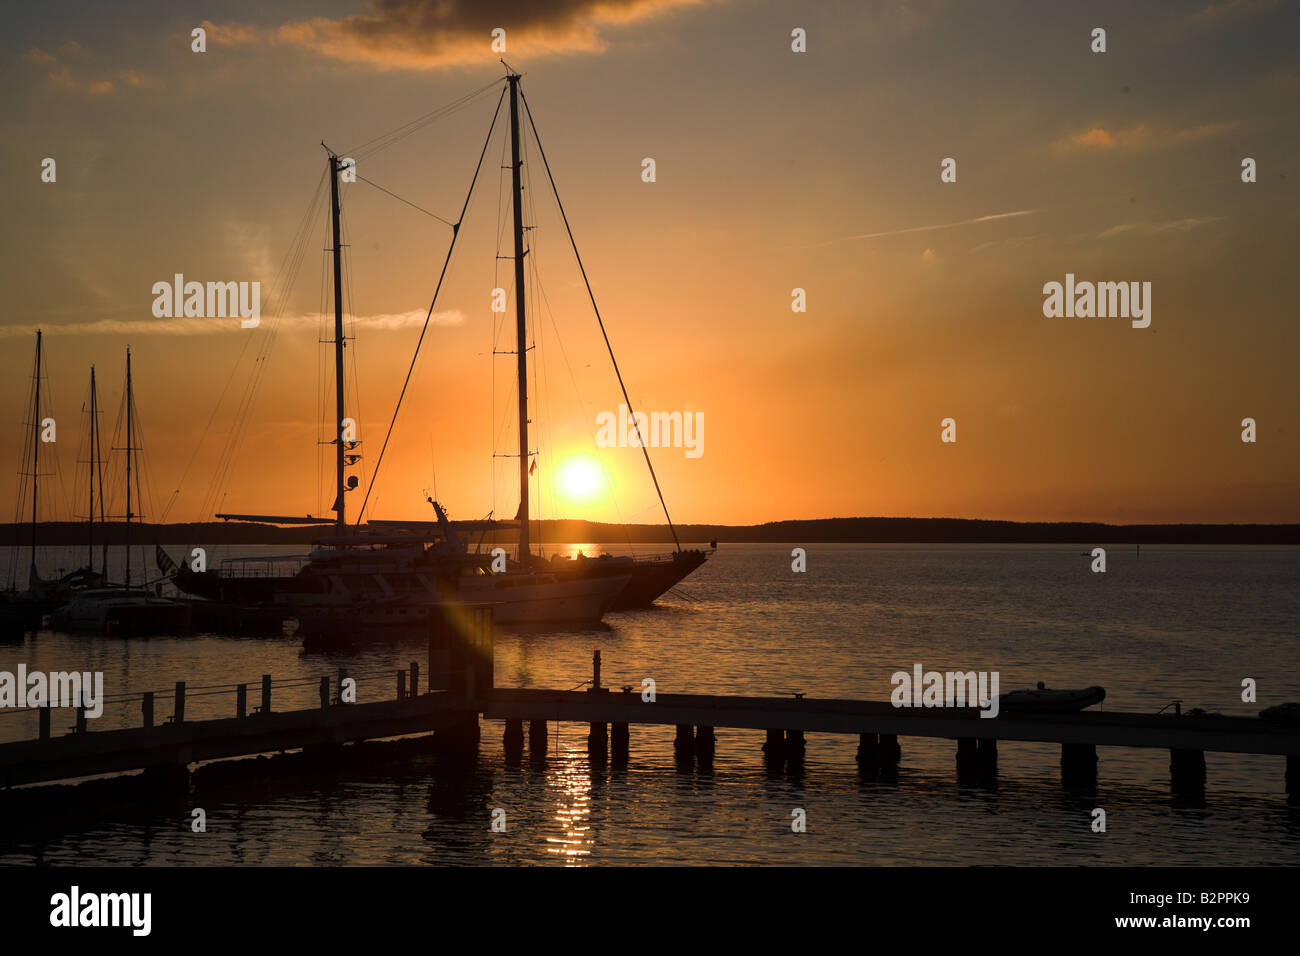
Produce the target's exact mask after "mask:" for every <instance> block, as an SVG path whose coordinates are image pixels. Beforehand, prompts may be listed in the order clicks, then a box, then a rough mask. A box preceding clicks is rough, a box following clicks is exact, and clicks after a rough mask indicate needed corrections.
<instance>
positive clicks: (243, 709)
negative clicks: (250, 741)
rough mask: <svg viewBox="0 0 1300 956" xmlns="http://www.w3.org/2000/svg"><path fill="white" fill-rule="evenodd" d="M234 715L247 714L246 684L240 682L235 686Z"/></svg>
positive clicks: (244, 715) (245, 715)
mask: <svg viewBox="0 0 1300 956" xmlns="http://www.w3.org/2000/svg"><path fill="white" fill-rule="evenodd" d="M235 716H236V717H247V716H248V685H247V684H240V685H239V686H238V687H236V688H235Z"/></svg>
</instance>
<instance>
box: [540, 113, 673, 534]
mask: <svg viewBox="0 0 1300 956" xmlns="http://www.w3.org/2000/svg"><path fill="white" fill-rule="evenodd" d="M519 98H520V99H521V100H523V101H524V111H525V112H526V113H527V114H528V125H529V126H530V127H531V128H532V130H533V139H534V140H536V141H537V152H538V154H539V155H540V156H541V157H542V165H543V166H545V167H546V176H547V178H548V179H549V180H550V181H551V192H553V193H554V194H555V204H556V206H558V207H559V209H560V218H561V219H563V220H564V231H565V232H567V233H568V234H569V244H570V245H571V246H573V257H574V258H575V259H576V260H577V261H578V271H579V272H581V273H582V281H583V283H585V284H586V286H587V296H588V298H590V299H591V308H592V310H593V311H594V312H595V313H596V322H597V323H598V324H599V325H600V334H601V337H602V338H604V340H605V348H606V350H608V352H609V360H610V362H612V363H613V365H614V374H615V375H616V376H617V377H618V387H619V388H620V389H622V391H623V401H624V402H626V403H627V413H628V417H629V418H631V419H632V423H633V425H635V426H636V435H637V441H638V444H640V446H641V454H643V455H644V456H645V463H646V467H647V468H649V469H650V477H651V479H653V481H654V483H655V492H656V493H657V494H658V495H659V504H660V505H661V506H663V509H664V517H665V518H666V519H667V520H668V530H669V531H671V532H672V534H673V543H674V544H676V545H677V550H678V551H680V550H681V549H682V543H681V541H679V540H678V538H677V529H676V528H675V527H674V526H673V519H672V516H671V515H669V514H668V502H666V501H665V500H664V493H663V489H661V488H660V487H659V476H658V475H656V474H655V466H654V465H653V464H651V462H650V449H649V448H647V447H646V443H645V440H644V439H643V438H642V436H641V424H640V422H638V421H637V417H636V414H635V413H634V412H633V410H632V399H630V398H629V397H628V394H627V386H626V385H624V384H623V373H622V372H620V371H619V368H618V359H616V358H614V346H613V345H611V344H610V342H609V333H608V332H606V331H605V320H604V319H602V318H601V317H600V307H599V306H598V305H596V293H594V292H592V291H591V280H590V279H588V278H587V270H586V268H585V267H584V266H583V264H582V255H581V254H580V253H579V252H578V242H577V240H576V239H574V238H573V229H572V228H571V227H570V226H569V217H568V214H566V213H565V211H564V203H563V202H561V201H560V190H559V187H557V186H556V185H555V175H554V174H553V173H552V172H551V164H550V163H549V162H548V161H547V159H546V150H545V149H544V148H543V147H542V137H541V135H540V134H538V132H537V123H536V121H535V120H534V119H533V111H532V109H531V108H530V107H529V105H528V97H526V96H524V91H523V90H522V89H521V90H520V91H519Z"/></svg>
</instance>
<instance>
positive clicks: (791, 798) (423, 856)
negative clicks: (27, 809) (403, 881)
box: [0, 545, 1300, 865]
mask: <svg viewBox="0 0 1300 956" xmlns="http://www.w3.org/2000/svg"><path fill="white" fill-rule="evenodd" d="M1090 547H1091V546H1090V545H1077V546H1049V547H1026V546H1002V547H988V546H947V547H935V546H884V545H881V546H873V545H820V546H818V545H814V546H811V547H809V548H808V570H807V572H806V573H804V574H795V573H792V572H791V569H790V546H781V545H724V546H723V548H722V550H721V551H720V552H719V553H718V554H717V555H716V556H715V557H714V558H713V559H712V560H711V561H710V562H709V563H708V564H706V565H705V566H704V568H702V569H701V570H700V571H698V572H696V574H695V575H693V576H692V577H691V578H689V579H688V580H687V582H686V583H685V585H684V586H683V588H682V589H681V590H682V592H683V593H682V594H680V595H673V596H670V597H669V598H668V599H665V600H664V601H663V602H662V603H661V606H659V607H657V608H655V609H653V610H651V611H640V612H631V613H621V614H612V615H609V616H607V618H606V625H607V626H606V627H603V628H600V629H596V630H589V631H580V632H566V633H511V632H509V631H503V632H502V633H500V634H499V635H498V638H497V659H496V681H497V683H498V685H504V686H534V687H555V688H563V689H568V688H572V687H574V686H576V685H578V684H579V683H580V682H582V681H583V680H585V679H587V678H588V677H590V673H591V653H592V651H593V650H595V649H597V648H599V649H600V651H601V656H602V658H603V664H604V668H603V681H604V683H605V684H606V685H609V686H618V685H621V684H636V685H639V684H640V681H641V680H642V678H645V677H652V678H654V680H655V681H656V682H657V685H658V689H659V691H660V692H664V693H671V692H713V693H723V694H727V693H736V694H742V693H749V694H789V693H794V692H803V693H807V694H808V695H809V696H844V697H865V698H875V699H884V698H886V697H887V696H888V694H889V691H890V689H891V688H890V681H889V678H890V675H891V674H892V673H893V672H894V671H896V670H910V669H911V667H912V666H913V664H915V663H917V662H919V663H921V664H922V665H924V667H925V668H926V669H935V670H956V669H960V670H971V669H974V670H997V671H999V672H1000V673H1001V687H1002V690H1003V691H1006V690H1010V689H1013V688H1015V687H1018V686H1032V685H1033V683H1034V682H1035V681H1038V680H1043V681H1045V682H1047V684H1048V685H1049V686H1062V687H1074V686H1085V685H1088V684H1102V685H1104V686H1105V687H1106V689H1107V692H1108V698H1107V700H1106V704H1105V706H1106V707H1107V708H1111V709H1122V710H1134V711H1142V712H1154V711H1156V710H1158V709H1159V708H1160V707H1162V706H1163V705H1164V704H1166V703H1167V702H1168V701H1169V700H1170V699H1172V698H1175V697H1178V698H1182V700H1183V707H1184V708H1185V709H1186V708H1191V707H1195V706H1200V707H1205V708H1206V709H1208V710H1217V711H1221V712H1223V713H1225V714H1240V715H1253V714H1254V713H1256V712H1258V710H1259V709H1260V708H1261V707H1263V706H1267V705H1268V704H1271V703H1276V702H1280V701H1284V700H1300V673H1298V672H1297V668H1296V663H1297V648H1298V646H1300V645H1298V643H1297V642H1298V641H1300V635H1298V633H1297V629H1298V627H1300V625H1298V624H1297V622H1298V621H1300V586H1298V583H1300V549H1282V548H1274V549H1249V548H1179V547H1167V548H1157V547H1147V548H1143V549H1142V554H1141V557H1140V559H1138V558H1137V557H1136V555H1135V554H1134V553H1133V551H1132V550H1131V549H1124V550H1121V549H1118V548H1114V549H1109V550H1108V572H1107V573H1106V574H1092V573H1090V572H1089V570H1088V566H1089V563H1090V559H1089V558H1087V557H1085V556H1083V555H1081V553H1080V552H1083V551H1086V550H1088V549H1089V548H1090ZM172 550H173V552H174V556H175V554H178V553H179V549H176V548H173V549H172ZM239 550H240V551H241V552H242V553H247V552H249V551H251V550H254V549H246V548H245V549H239ZM263 550H265V551H266V553H273V552H275V551H277V549H263ZM279 550H282V549H279ZM651 550H653V549H651ZM220 556H221V554H220V553H219V552H214V553H211V554H210V561H211V560H215V559H217V558H219V557H220ZM118 557H119V559H120V555H119V556H118ZM13 559H14V555H12V554H6V555H4V556H3V558H0V560H13ZM17 560H19V561H20V562H24V563H25V561H26V556H25V555H23V554H21V553H20V554H19V555H17ZM136 562H137V564H138V563H139V562H138V558H137V559H136ZM150 563H152V558H150ZM59 564H63V565H64V566H66V567H72V566H73V565H74V564H75V558H74V557H73V556H72V555H71V553H63V554H57V553H55V552H51V553H50V554H48V555H46V556H45V560H44V561H43V570H44V571H45V573H46V574H49V573H50V572H51V571H52V570H53V567H54V566H57V565H59ZM0 571H3V572H4V575H5V577H6V578H7V577H8V569H7V568H5V567H0ZM423 653H424V646H423V641H421V640H419V639H416V640H413V641H411V642H409V643H407V644H394V645H388V646H384V647H380V648H376V649H374V650H373V651H370V652H367V653H366V654H364V655H361V656H357V657H348V658H343V657H332V656H326V655H305V654H303V653H302V650H301V647H300V646H299V644H298V643H297V642H296V641H293V640H289V639H263V640H256V639H232V638H224V637H218V636H200V637H190V638H183V639H182V638H177V639H158V638H155V639H150V640H128V641H123V640H104V639H99V638H85V637H72V636H66V635H61V634H55V633H41V634H38V635H36V636H35V637H34V638H32V637H29V638H27V639H26V640H25V641H23V642H21V643H14V644H7V645H0V670H9V671H13V670H15V669H16V667H17V665H18V663H20V662H23V663H26V664H27V666H28V668H29V669H38V670H70V669H77V670H101V671H103V672H104V675H105V692H106V694H109V695H111V694H114V693H119V692H122V691H128V690H129V691H139V690H145V689H155V690H158V691H168V690H169V688H170V687H171V686H172V685H173V683H174V682H175V681H176V680H186V681H187V682H188V683H189V686H190V687H191V688H193V687H196V686H199V685H213V684H227V683H233V682H238V681H248V682H250V683H256V681H257V680H258V679H259V677H260V675H261V674H263V673H271V674H272V675H274V676H275V678H276V679H277V680H279V679H280V678H288V677H294V676H299V677H303V678H316V677H319V676H320V675H322V674H327V673H335V672H336V671H337V669H338V667H339V666H340V664H344V665H346V666H347V668H348V670H349V672H350V673H353V674H358V675H360V679H359V682H358V685H359V697H360V699H363V700H364V699H367V698H370V699H374V698H380V697H390V696H392V694H393V687H394V671H395V670H396V669H397V668H398V667H405V666H407V662H409V661H411V660H420V661H421V665H422V666H423V664H424V662H423ZM1246 677H1251V678H1254V679H1256V680H1257V681H1258V684H1259V695H1260V701H1259V703H1257V704H1244V703H1242V702H1241V699H1240V688H1241V681H1242V679H1243V678H1246ZM276 701H277V706H286V707H287V706H289V705H290V704H295V703H296V704H301V706H313V705H314V704H315V702H316V689H315V687H314V685H312V684H304V685H303V686H302V687H301V688H299V689H298V690H297V692H296V693H294V694H291V693H290V691H287V690H285V691H282V690H280V689H279V688H277V690H276ZM158 708H159V712H160V713H162V714H165V713H168V712H170V704H169V702H168V701H167V699H166V698H165V697H163V698H160V700H159V704H158ZM233 709H234V702H233V695H219V696H212V697H191V699H190V700H189V701H188V702H187V716H190V717H191V718H193V719H198V718H202V717H205V716H222V715H227V714H231V713H233ZM63 716H66V717H67V719H66V720H62V719H61V717H63ZM138 719H139V703H138V700H137V701H132V702H130V703H125V702H124V703H119V704H110V705H108V706H107V707H106V710H105V714H104V716H103V717H102V718H101V719H100V721H98V722H97V723H96V724H95V725H94V727H96V728H98V729H107V728H109V727H112V726H122V725H130V724H135V723H137V722H138ZM67 723H71V714H70V713H69V714H66V715H56V717H55V726H56V728H58V727H61V726H63V725H64V724H67ZM482 728H483V740H482V744H481V746H480V749H479V754H478V758H477V763H476V765H475V768H474V770H473V771H472V772H471V773H459V774H452V773H449V772H446V771H439V770H438V769H437V768H435V766H434V765H433V764H432V763H431V762H428V761H426V760H417V761H414V762H412V763H410V764H409V765H406V766H403V767H399V768H391V767H390V768H388V769H386V770H384V771H382V772H380V773H375V772H374V771H370V770H363V769H356V770H355V771H348V772H344V773H343V774H342V775H341V776H340V777H339V778H337V779H333V780H330V781H328V782H324V783H322V782H320V781H318V780H313V779H301V778H290V777H287V776H286V777H284V778H273V779H270V780H263V781H259V782H258V784H257V785H256V786H242V787H227V788H225V789H221V790H214V791H212V792H208V793H202V794H199V795H198V796H197V797H196V798H195V800H194V801H193V802H194V803H195V804H196V805H199V806H203V807H204V809H205V810H206V812H207V819H208V832H206V833H203V834H195V833H192V832H191V830H190V827H189V820H190V817H189V813H188V811H187V810H177V809H175V808H172V809H146V810H140V809H135V810H130V811H128V810H126V809H113V808H111V807H109V808H91V807H87V808H86V810H85V812H84V813H80V814H79V815H78V820H77V822H76V824H75V826H74V825H73V824H71V823H69V824H68V825H67V826H61V825H60V826H56V828H55V830H54V831H53V832H52V833H47V834H45V835H42V836H41V837H39V838H34V837H33V838H29V839H28V840H26V841H25V842H23V843H20V844H18V845H12V844H11V845H8V846H0V862H6V863H26V862H32V861H43V862H49V863H85V864H89V863H145V864H175V863H186V864H206V863H280V864H353V865H355V864H379V863H439V864H502V863H514V864H570V865H584V864H592V863H595V864H634V863H668V864H722V863H759V864H784V863H793V864H901V863H909V864H945V863H970V864H974V863H984V864H987V863H1000V864H1043V863H1046V864H1080V863H1104V864H1105V863H1114V864H1119V863H1125V864H1159V863H1188V864H1209V863H1214V864H1244V863H1249V864H1292V865H1293V864H1296V863H1298V862H1300V810H1298V809H1295V808H1288V807H1287V805H1286V800H1285V794H1284V780H1283V769H1284V760H1283V758H1280V757H1232V756H1228V755H1221V754H1207V758H1206V759H1207V763H1208V780H1207V786H1206V793H1205V798H1204V800H1203V801H1202V802H1199V803H1198V802H1196V801H1193V802H1191V803H1188V802H1186V801H1181V800H1180V801H1175V800H1174V799H1173V798H1172V797H1171V795H1170V792H1169V786H1168V760H1169V758H1168V754H1167V753H1166V752H1163V751H1145V750H1127V749H1124V748H1099V749H1098V754H1099V756H1100V764H1099V775H1098V785H1097V789H1096V791H1095V793H1091V794H1087V793H1085V794H1079V793H1072V792H1067V791H1065V790H1063V789H1062V787H1061V785H1060V780H1059V764H1058V761H1059V749H1058V748H1057V747H1056V746H1053V745H1039V744H1016V743H1003V744H1001V745H1000V748H999V764H998V779H997V784H996V787H994V788H988V787H976V786H969V787H966V786H964V787H959V786H958V784H957V781H956V775H955V772H954V745H953V744H952V742H949V741H926V740H920V739H913V738H903V739H902V740H901V741H900V742H901V744H902V747H903V762H902V766H901V768H900V771H899V774H898V778H897V780H896V781H892V782H888V783H885V782H864V781H863V780H862V779H861V778H860V777H859V776H858V774H857V772H856V767H855V764H854V760H853V757H854V750H855V747H856V738H849V737H836V736H832V735H816V734H813V735H809V741H808V754H807V760H806V764H805V767H804V771H803V773H802V774H800V775H795V776H791V775H789V774H787V773H781V774H778V775H775V776H772V775H769V774H768V772H767V771H766V770H765V769H764V766H763V761H762V755H761V751H760V746H761V743H762V734H761V733H759V732H751V731H734V730H726V729H719V730H718V731H717V737H718V744H717V756H716V758H715V762H714V766H713V768H712V770H711V771H707V772H706V771H700V770H698V769H696V770H693V771H691V772H687V773H683V772H679V771H678V770H677V769H676V767H675V764H674V760H673V754H672V733H673V731H672V728H670V727H668V728H662V729H655V728H645V727H633V728H632V757H631V761H630V764H629V766H628V767H627V768H626V769H612V768H606V769H599V770H594V771H593V769H592V768H591V767H590V766H589V764H588V761H587V757H586V747H585V739H586V727H585V726H583V725H577V724H568V725H564V726H563V727H562V728H561V729H560V734H559V740H558V745H557V742H556V739H555V732H554V725H552V746H551V759H550V760H549V762H548V764H547V765H546V767H545V768H544V769H533V768H530V767H529V766H528V765H527V762H526V761H525V765H524V767H522V768H519V769H510V768H507V767H505V765H504V761H503V758H502V747H501V729H502V725H501V724H500V723H499V722H489V721H484V722H482ZM35 734H36V719H35V716H34V714H32V713H30V712H0V739H5V740H11V739H19V738H23V737H31V736H35ZM497 807H500V808H502V809H504V810H505V811H506V815H507V832H506V833H504V834H499V833H498V834H494V833H492V832H491V831H490V829H489V814H490V813H491V811H492V809H493V808H497ZM1093 807H1103V808H1105V809H1106V811H1107V815H1108V821H1107V822H1108V832H1107V833H1105V834H1095V833H1093V832H1092V831H1091V829H1090V825H1089V824H1090V820H1091V817H1090V812H1091V810H1092V808H1093ZM794 808H803V809H804V810H806V812H807V819H808V831H807V832H806V833H803V834H794V833H792V832H791V831H790V819H791V816H790V814H791V810H792V809H794Z"/></svg>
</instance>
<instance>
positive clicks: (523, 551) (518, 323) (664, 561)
mask: <svg viewBox="0 0 1300 956" xmlns="http://www.w3.org/2000/svg"><path fill="white" fill-rule="evenodd" d="M520 79H521V77H520V75H519V74H518V73H515V72H513V71H510V72H509V73H508V74H507V75H506V77H505V80H506V84H507V90H506V91H507V92H508V93H509V101H510V106H509V109H510V179H511V204H512V219H513V240H514V249H513V252H514V255H513V256H512V257H509V258H512V259H513V265H514V289H515V296H514V298H515V356H516V363H515V369H516V388H517V395H518V413H519V425H518V437H519V455H518V458H519V511H518V514H517V516H516V523H517V524H518V528H519V539H518V551H517V553H516V556H515V559H514V560H513V561H512V562H510V564H509V567H510V568H511V569H512V570H519V571H534V572H540V571H545V572H546V573H548V574H551V575H554V576H555V577H556V578H557V579H558V580H559V581H561V582H567V583H570V584H576V583H579V582H596V581H601V580H620V579H626V582H627V583H626V584H625V585H624V586H623V588H622V590H620V591H619V592H618V596H617V597H616V598H615V600H614V602H613V604H612V605H611V608H610V609H611V610H627V609H632V608H642V607H649V606H650V605H651V604H653V603H654V601H655V600H656V599H657V598H659V597H660V596H662V595H663V594H665V593H666V592H667V591H669V590H670V589H672V588H673V587H674V586H676V585H677V584H678V583H679V582H680V581H681V580H682V579H683V578H685V577H686V576H687V575H688V574H690V573H691V572H692V571H694V570H695V569H697V568H698V567H700V566H701V565H702V564H703V563H704V562H705V561H706V560H707V559H708V557H709V555H710V554H712V549H708V550H706V549H701V548H695V549H683V548H682V546H681V542H680V540H679V539H678V536H677V529H676V527H675V526H674V525H673V522H672V517H671V516H670V515H669V513H668V506H667V503H666V502H665V501H664V496H663V492H662V490H661V489H660V486H659V479H658V476H657V475H656V474H655V471H654V465H653V464H652V463H651V461H650V453H649V451H648V448H647V443H646V442H645V441H641V442H640V443H639V444H640V446H641V450H642V454H643V455H644V457H645V463H646V466H647V468H648V469H649V471H650V476H651V479H652V480H653V482H654V486H655V491H656V494H658V496H659V502H660V505H661V506H662V507H663V510H664V517H665V519H666V520H667V522H668V528H669V531H670V532H671V533H672V536H673V542H674V545H675V546H676V547H675V550H674V551H673V552H672V553H671V554H667V555H654V556H650V557H640V558H638V557H632V556H627V555H618V556H616V555H610V554H603V555H601V556H599V557H596V558H587V557H586V556H584V555H581V554H579V555H577V556H573V557H566V556H563V555H559V554H556V555H552V556H551V558H550V560H547V559H545V558H544V557H542V555H541V554H537V553H534V552H533V550H532V539H531V532H530V524H531V509H530V495H529V475H530V473H531V471H532V465H530V462H532V461H533V454H532V452H531V450H530V448H529V439H528V433H529V428H528V425H529V421H530V419H529V414H528V407H529V406H528V351H529V350H528V344H527V328H528V323H527V295H526V291H525V290H526V288H527V284H526V282H525V273H524V262H525V258H526V256H527V254H528V250H527V248H526V242H525V235H526V232H527V230H528V227H527V226H525V224H524V221H523V220H524V209H523V182H522V171H523V158H522V156H521V151H520V141H521V138H522V136H523V127H522V123H521V113H520V105H521V103H522V105H523V109H524V111H525V113H526V114H527V116H528V120H529V126H530V128H531V129H532V132H533V140H534V142H535V143H536V144H537V151H538V154H539V156H540V158H541V160H542V163H543V164H544V165H545V167H546V173H547V179H548V180H549V182H550V184H551V188H552V192H553V193H554V195H555V201H556V204H557V205H558V206H559V209H560V215H561V217H562V219H563V222H564V227H565V231H566V232H567V234H568V238H569V241H570V244H571V245H572V247H573V254H574V258H575V259H576V260H577V263H578V268H579V270H580V271H581V272H582V278H583V282H584V283H585V285H586V289H587V293H588V295H589V297H590V299H591V305H592V309H593V311H594V312H595V315H596V320H597V322H598V324H599V326H600V330H601V335H602V337H603V339H604V342H605V345H606V348H607V350H608V352H609V357H610V361H611V363H612V364H613V367H614V373H615V375H616V377H617V378H618V382H619V387H620V388H621V389H622V393H623V400H624V402H625V403H626V404H627V406H628V408H629V409H630V408H631V405H632V403H631V400H630V398H629V397H628V394H627V387H626V386H625V385H624V384H623V375H622V372H621V371H620V370H619V367H618V360H617V359H616V358H615V357H614V350H613V346H612V345H611V344H610V341H609V335H608V333H606V331H605V323H604V320H603V319H602V318H601V316H600V310H599V308H598V307H597V306H596V299H595V295H594V293H592V290H591V282H590V280H588V278H587V272H586V268H585V267H584V266H583V264H582V256H581V254H580V253H579V252H578V245H577V242H576V240H575V239H574V237H573V232H572V230H571V229H570V228H569V219H568V216H567V215H566V214H565V213H564V206H563V203H561V202H560V196H559V190H558V189H557V188H556V187H555V178H554V176H553V175H552V174H551V168H550V163H549V162H548V161H547V159H546V152H545V150H544V149H543V148H542V144H541V137H540V135H539V134H538V132H537V127H536V124H535V123H534V122H533V118H532V111H531V110H529V109H528V104H527V100H526V98H525V97H524V95H523V90H522V89H521V88H520V82H519V81H520ZM499 109H500V107H499V106H498V110H499ZM494 125H495V117H494ZM490 136H491V133H490V132H489V137H490ZM632 418H633V420H634V421H635V420H636V418H635V415H633V416H632ZM637 427H638V433H639V427H640V426H639V425H638V426H637ZM437 507H438V506H437V505H435V508H437ZM439 518H440V520H441V519H442V515H441V511H440V512H439ZM375 523H378V522H375ZM383 524H385V525H387V526H390V527H406V528H412V527H418V526H422V525H423V523H421V522H416V523H414V524H412V523H409V522H401V521H390V522H383ZM484 583H485V582H470V583H468V584H467V585H466V588H467V589H469V590H473V591H475V592H477V591H479V590H481V589H482V588H483V587H484Z"/></svg>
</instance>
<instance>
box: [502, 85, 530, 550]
mask: <svg viewBox="0 0 1300 956" xmlns="http://www.w3.org/2000/svg"><path fill="white" fill-rule="evenodd" d="M506 79H507V80H508V81H509V83H510V169H511V176H510V178H511V181H512V187H513V192H514V211H515V216H514V218H515V351H516V356H515V357H516V362H515V364H516V367H517V369H518V374H519V562H520V564H525V563H526V562H527V558H528V555H529V553H530V551H529V542H528V323H527V316H526V313H525V311H524V220H523V215H524V208H523V207H524V201H523V186H522V184H521V183H520V172H521V169H522V167H523V161H522V160H521V159H520V158H519V74H518V73H511V74H509V75H508V76H507V77H506Z"/></svg>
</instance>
